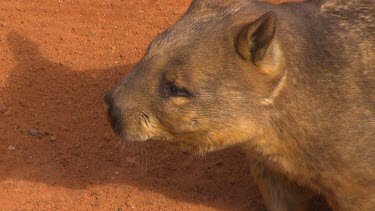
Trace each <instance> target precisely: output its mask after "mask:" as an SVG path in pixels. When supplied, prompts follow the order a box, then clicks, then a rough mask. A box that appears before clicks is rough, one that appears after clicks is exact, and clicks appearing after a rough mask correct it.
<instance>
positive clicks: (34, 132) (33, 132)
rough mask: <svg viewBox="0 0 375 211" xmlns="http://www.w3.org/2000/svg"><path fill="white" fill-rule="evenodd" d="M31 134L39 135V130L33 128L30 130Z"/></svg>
mask: <svg viewBox="0 0 375 211" xmlns="http://www.w3.org/2000/svg"><path fill="white" fill-rule="evenodd" d="M29 134H30V135H32V136H37V135H38V134H39V131H37V130H33V129H31V130H29Z"/></svg>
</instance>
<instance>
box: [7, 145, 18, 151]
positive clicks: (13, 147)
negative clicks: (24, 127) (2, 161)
mask: <svg viewBox="0 0 375 211" xmlns="http://www.w3.org/2000/svg"><path fill="white" fill-rule="evenodd" d="M8 149H9V150H16V147H15V146H12V145H10V146H9V147H8Z"/></svg>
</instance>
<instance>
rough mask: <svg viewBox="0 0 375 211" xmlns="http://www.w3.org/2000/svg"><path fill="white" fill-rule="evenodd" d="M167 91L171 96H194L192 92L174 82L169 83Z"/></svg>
mask: <svg viewBox="0 0 375 211" xmlns="http://www.w3.org/2000/svg"><path fill="white" fill-rule="evenodd" d="M165 92H166V94H167V96H170V97H192V95H191V93H190V92H189V91H188V90H186V89H184V88H181V87H178V86H177V85H176V84H173V83H170V84H167V86H166V89H165Z"/></svg>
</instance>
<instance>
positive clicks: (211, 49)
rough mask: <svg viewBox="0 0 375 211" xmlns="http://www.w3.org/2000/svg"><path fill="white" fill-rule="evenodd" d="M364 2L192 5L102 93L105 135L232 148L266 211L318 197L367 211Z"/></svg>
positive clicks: (370, 169)
mask: <svg viewBox="0 0 375 211" xmlns="http://www.w3.org/2000/svg"><path fill="white" fill-rule="evenodd" d="M374 4H375V3H374V1H372V0H353V1H347V0H341V1H339V0H336V1H333V0H332V1H330V0H326V1H325V0H315V1H314V0H312V1H307V2H304V3H285V4H281V5H271V4H268V3H264V2H256V1H251V0H227V1H222V0H195V1H193V2H192V5H191V6H190V8H189V10H188V11H187V13H186V14H185V15H184V16H183V17H182V18H181V19H180V20H179V21H178V22H177V23H176V24H174V25H173V26H171V27H170V28H169V29H168V30H166V31H165V32H164V33H162V34H161V35H160V36H158V37H157V38H156V39H155V40H154V41H153V42H152V43H151V45H150V47H149V48H148V50H147V52H146V54H145V56H144V58H143V59H142V60H141V61H140V62H139V63H138V64H137V65H136V66H135V67H134V69H133V70H132V72H131V73H129V74H128V75H127V76H126V77H125V78H124V79H123V80H122V81H121V82H120V83H119V84H118V85H117V86H116V87H115V88H114V89H113V90H111V91H110V92H109V93H108V94H107V95H106V97H105V100H106V103H107V105H108V106H109V116H110V119H111V122H112V126H113V127H114V129H115V131H116V133H117V134H118V135H120V136H121V137H123V138H124V139H125V140H131V141H146V140H149V139H157V140H162V141H168V142H171V143H174V144H175V145H178V146H180V147H182V148H184V149H187V150H189V151H191V152H193V153H197V154H200V155H203V154H205V153H207V152H210V151H214V150H219V149H223V148H226V147H229V146H233V145H242V146H243V148H244V149H245V150H246V151H247V152H248V154H249V157H250V161H251V164H252V165H251V166H252V172H253V176H254V178H255V180H256V181H257V183H258V184H259V188H260V191H261V193H262V195H263V198H264V200H265V203H266V206H267V208H268V209H269V210H305V209H306V207H307V206H308V203H309V201H310V199H311V198H312V197H313V196H314V195H315V194H317V193H321V194H323V195H324V196H325V198H326V199H327V201H328V202H329V204H330V206H331V207H332V208H333V209H334V210H348V211H349V210H350V211H352V210H369V211H371V210H375V70H374V67H375V5H374ZM269 11H273V12H271V13H269ZM267 12H268V13H267ZM275 17H276V19H275Z"/></svg>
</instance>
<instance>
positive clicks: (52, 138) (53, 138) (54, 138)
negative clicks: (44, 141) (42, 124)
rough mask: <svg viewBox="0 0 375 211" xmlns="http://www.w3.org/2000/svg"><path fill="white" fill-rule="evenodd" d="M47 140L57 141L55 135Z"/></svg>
mask: <svg viewBox="0 0 375 211" xmlns="http://www.w3.org/2000/svg"><path fill="white" fill-rule="evenodd" d="M49 140H50V141H52V142H55V141H57V136H55V135H52V136H51V137H50V138H49Z"/></svg>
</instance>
